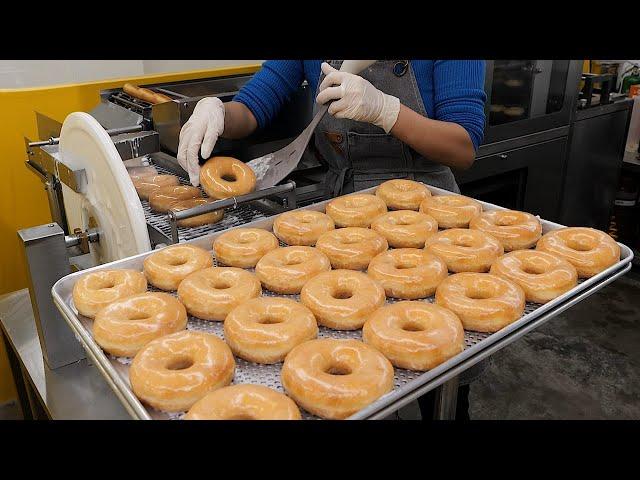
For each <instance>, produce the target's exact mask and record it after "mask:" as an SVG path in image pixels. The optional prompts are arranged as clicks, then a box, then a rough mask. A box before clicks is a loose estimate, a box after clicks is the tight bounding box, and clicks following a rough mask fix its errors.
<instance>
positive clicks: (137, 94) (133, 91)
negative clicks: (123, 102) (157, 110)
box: [122, 83, 172, 105]
mask: <svg viewBox="0 0 640 480" xmlns="http://www.w3.org/2000/svg"><path fill="white" fill-rule="evenodd" d="M122 90H123V91H124V92H125V93H128V94H129V95H131V96H132V97H134V98H138V99H140V100H144V101H145V102H148V103H151V104H154V105H155V104H157V103H164V102H170V101H172V98H171V97H168V96H167V95H164V94H162V93H157V92H154V91H153V90H149V89H148V88H144V87H136V86H135V85H132V84H130V83H125V84H124V86H123V87H122Z"/></svg>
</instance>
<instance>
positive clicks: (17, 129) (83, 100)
mask: <svg viewBox="0 0 640 480" xmlns="http://www.w3.org/2000/svg"><path fill="white" fill-rule="evenodd" d="M258 68H259V64H253V65H247V66H241V67H221V68H215V69H210V70H198V71H192V72H186V73H173V74H158V75H146V76H141V77H134V78H126V79H125V78H121V79H112V80H105V81H100V82H90V83H82V84H72V85H60V86H53V87H38V88H24V89H12V90H7V89H4V90H3V89H0V165H1V167H2V168H1V169H0V171H1V172H2V187H1V188H0V252H2V253H0V294H2V293H7V292H12V291H15V290H19V289H22V288H25V287H26V286H27V277H26V271H25V265H24V263H23V260H22V257H21V255H20V248H19V244H18V238H17V235H16V231H17V230H20V229H22V228H27V227H32V226H35V225H41V224H43V223H46V222H49V221H51V216H50V214H49V204H48V202H47V198H46V194H45V191H44V186H43V184H42V182H41V181H40V180H39V178H38V177H36V175H34V174H33V173H32V172H31V171H29V170H28V169H27V168H26V166H25V165H24V162H25V160H26V153H25V146H24V137H25V136H26V137H29V138H30V139H32V140H38V138H37V132H38V129H37V126H36V120H35V113H34V112H36V111H38V112H40V113H42V114H44V115H47V116H49V117H51V118H53V119H55V120H57V121H59V122H62V121H63V120H64V119H65V117H66V116H67V115H68V114H69V113H71V112H75V111H88V110H91V109H92V108H93V107H94V106H95V105H97V104H98V102H99V92H100V90H104V89H107V88H115V87H119V86H122V85H123V84H124V83H125V82H132V83H140V84H150V83H157V82H170V81H179V80H189V79H194V78H205V77H215V76H224V75H235V74H243V73H253V72H255V71H256V70H257V69H258ZM13 395H14V391H13V386H12V384H11V380H10V375H9V369H8V365H7V361H6V354H5V352H4V349H3V348H2V345H0V404H2V403H3V402H4V401H6V400H7V399H8V398H11V397H12V396H13Z"/></svg>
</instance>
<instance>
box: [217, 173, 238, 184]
mask: <svg viewBox="0 0 640 480" xmlns="http://www.w3.org/2000/svg"><path fill="white" fill-rule="evenodd" d="M220 178H221V179H222V180H224V181H225V182H237V181H238V177H236V176H235V175H234V174H233V173H224V174H222V175H221V176H220Z"/></svg>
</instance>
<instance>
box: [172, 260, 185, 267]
mask: <svg viewBox="0 0 640 480" xmlns="http://www.w3.org/2000/svg"><path fill="white" fill-rule="evenodd" d="M167 263H168V264H169V265H171V266H172V267H179V266H181V265H184V264H185V263H187V259H186V258H171V259H169V261H168V262H167Z"/></svg>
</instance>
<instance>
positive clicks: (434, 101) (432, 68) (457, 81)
mask: <svg viewBox="0 0 640 480" xmlns="http://www.w3.org/2000/svg"><path fill="white" fill-rule="evenodd" d="M321 63H322V60H268V61H266V62H264V64H263V65H262V69H261V70H260V71H259V72H257V73H256V74H255V75H254V76H253V78H252V79H251V80H250V81H249V82H247V83H246V84H245V85H244V86H243V87H242V89H241V90H240V92H238V94H237V95H236V96H235V98H234V100H235V101H237V102H240V103H243V104H244V105H246V106H247V108H249V110H251V112H252V113H253V115H254V116H255V117H256V120H257V122H258V127H259V128H262V127H264V126H265V125H268V124H269V122H270V121H271V120H272V119H273V118H274V117H275V116H276V115H277V114H278V112H279V111H280V108H281V107H282V105H283V104H284V102H286V101H287V99H288V98H289V97H290V95H291V94H292V93H293V92H295V91H296V90H297V88H298V87H299V86H300V84H301V83H302V82H303V80H306V81H307V82H308V83H309V86H310V87H311V89H312V91H313V92H315V91H316V90H317V88H318V80H319V78H320V65H321ZM411 66H412V67H413V71H414V72H415V75H416V80H417V82H418V88H419V90H420V95H421V96H422V101H423V102H424V106H425V110H426V112H427V115H428V116H429V118H433V119H436V120H442V121H445V122H454V123H457V124H459V125H461V126H462V127H463V128H464V129H465V130H466V131H467V132H468V133H469V136H470V137H471V141H472V142H473V146H474V147H475V148H476V149H477V148H478V145H480V143H481V142H482V137H483V134H484V124H485V115H484V102H485V100H486V95H485V93H484V70H485V63H484V60H411Z"/></svg>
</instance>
